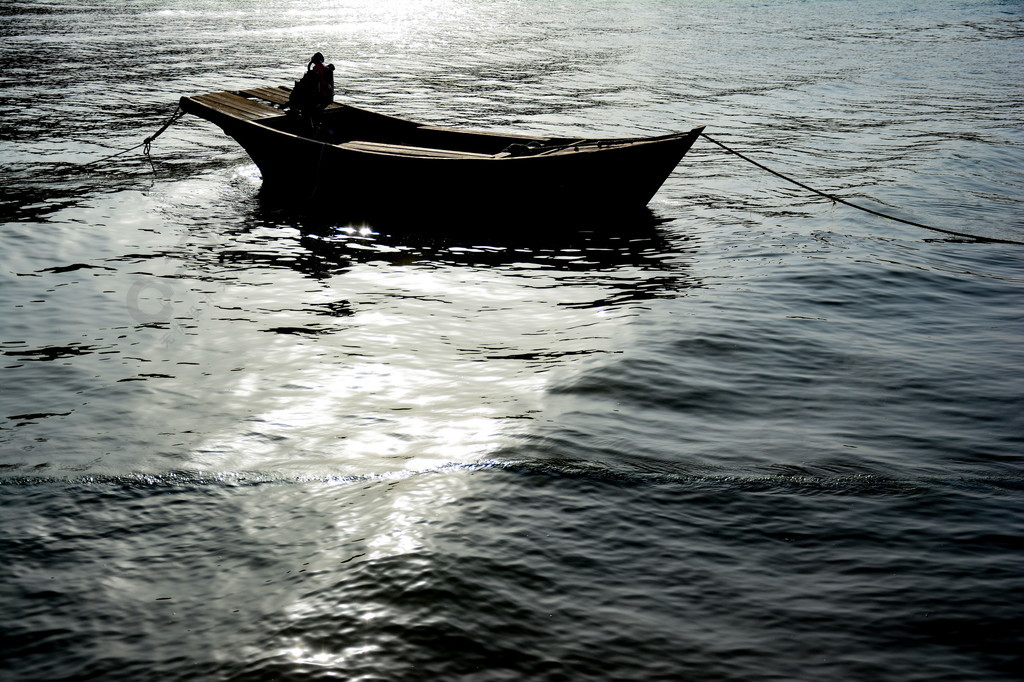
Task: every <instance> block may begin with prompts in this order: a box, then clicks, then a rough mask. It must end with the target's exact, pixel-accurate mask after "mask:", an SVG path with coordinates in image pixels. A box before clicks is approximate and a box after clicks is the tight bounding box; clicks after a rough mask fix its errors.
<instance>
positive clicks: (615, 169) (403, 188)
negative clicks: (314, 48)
mask: <svg viewBox="0 0 1024 682" xmlns="http://www.w3.org/2000/svg"><path fill="white" fill-rule="evenodd" d="M218 94H220V95H227V94H229V93H218ZM221 99H223V100H225V101H226V102H228V103H234V100H232V99H228V98H223V97H222V98H221ZM181 102H182V107H183V108H184V109H185V110H186V111H189V112H191V113H195V114H197V115H199V116H202V117H203V118H206V119H208V120H210V121H212V122H214V123H216V124H217V125H219V126H220V127H221V128H222V129H223V130H224V132H225V133H226V134H227V135H229V136H231V137H232V138H234V139H235V140H236V141H237V142H238V143H239V144H240V145H241V146H242V148H243V149H245V151H246V152H247V153H248V154H249V156H250V157H251V158H252V160H253V162H254V163H255V164H256V165H257V167H258V168H259V169H260V172H261V174H262V176H263V181H264V189H265V191H266V192H268V193H270V194H274V195H277V196H284V197H288V196H291V197H293V198H294V199H295V201H296V202H297V203H307V204H312V205H316V206H319V207H321V208H324V209H328V210H329V209H331V208H337V209H338V210H345V211H348V212H349V213H358V212H365V213H386V214H429V215H431V216H433V217H438V218H444V217H446V216H453V217H454V216H463V217H464V216H479V217H483V216H487V217H491V218H493V217H501V216H522V215H530V214H543V215H551V214H562V213H568V214H575V215H578V214H589V215H603V214H608V213H617V212H628V211H635V210H637V209H641V208H642V207H644V206H645V205H646V204H647V203H648V202H649V201H650V200H651V198H652V197H653V196H654V194H655V193H656V192H657V191H658V189H659V188H660V187H661V185H662V184H663V182H664V181H665V179H666V178H667V177H668V175H669V174H670V173H671V172H672V170H673V169H674V168H675V167H676V165H678V163H679V162H680V161H681V160H682V158H683V156H684V155H685V154H686V152H687V151H688V150H689V149H690V147H691V146H692V145H693V143H694V142H695V141H696V139H697V137H698V136H699V135H700V132H701V131H702V130H703V128H694V129H693V130H691V131H689V132H686V133H679V134H673V135H665V136H660V137H655V138H634V139H629V140H566V139H562V138H542V137H536V136H523V135H502V134H492V133H480V132H470V131H465V132H464V131H459V130H454V129H445V128H436V127H433V126H427V125H421V124H419V123H416V122H413V121H407V120H405V119H399V118H394V117H389V116H384V115H380V114H374V113H373V112H367V111H365V110H362V109H358V108H355V107H341V106H337V105H335V106H334V107H332V109H331V110H329V111H328V112H325V116H324V124H323V127H322V128H323V129H322V130H321V132H320V135H319V137H321V138H324V137H326V138H327V139H318V137H314V136H312V135H303V134H301V129H300V128H299V127H298V125H299V124H298V123H297V122H296V121H295V120H294V118H289V117H288V116H287V115H286V114H285V113H284V112H282V111H281V110H279V109H278V110H275V109H273V108H268V109H267V110H265V111H262V110H259V109H255V108H254V107H253V108H252V112H250V113H249V115H244V114H245V112H244V111H243V112H242V113H239V111H230V110H226V109H227V108H228V107H227V106H226V105H225V104H221V103H220V100H218V101H216V102H211V101H203V100H202V99H199V98H187V97H183V98H182V100H181ZM235 106H236V107H238V108H240V109H241V110H245V109H246V108H247V107H248V105H246V104H245V103H240V104H236V105H235ZM410 143H413V144H410ZM419 145H424V146H419ZM531 146H532V149H539V150H541V151H539V152H534V151H532V149H531ZM515 148H519V149H520V150H523V152H525V153H520V154H516V153H515ZM508 149H512V151H511V152H509V151H506V150H508Z"/></svg>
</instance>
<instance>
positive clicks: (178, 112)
mask: <svg viewBox="0 0 1024 682" xmlns="http://www.w3.org/2000/svg"><path fill="white" fill-rule="evenodd" d="M184 115H185V111H184V110H183V109H182V108H181V105H180V104H179V105H178V106H177V107H175V109H174V113H173V114H171V117H170V118H168V119H167V120H166V121H165V122H164V124H163V125H162V126H160V129H159V130H157V131H156V132H155V133H153V134H152V135H150V136H149V137H147V138H146V139H145V140H143V141H142V142H140V143H139V144H137V145H135V146H132V147H128V148H127V149H122V150H121V151H119V152H115V153H113V154H109V155H107V156H102V157H100V158H98V159H93V160H92V161H86V162H85V163H83V164H79V165H81V166H90V165H92V164H94V163H99V162H100V161H106V160H108V159H112V158H114V157H115V156H121V155H122V154H127V153H128V152H130V151H134V150H136V149H138V148H139V147H142V153H143V154H145V155H146V156H149V151H150V148H151V147H152V145H153V140H155V139H156V138H158V137H160V136H161V135H163V133H164V131H165V130H167V129H168V128H170V127H171V126H172V125H173V124H174V123H175V122H176V121H177V120H178V119H180V118H181V117H182V116H184Z"/></svg>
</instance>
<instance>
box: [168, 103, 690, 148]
mask: <svg viewBox="0 0 1024 682" xmlns="http://www.w3.org/2000/svg"><path fill="white" fill-rule="evenodd" d="M277 87H278V88H280V89H281V91H282V93H284V92H287V90H286V89H285V87H284V86H277ZM247 93H253V94H251V95H250V94H247ZM225 94H227V95H232V96H234V97H238V98H240V99H246V100H250V101H251V100H255V99H260V100H263V101H266V102H271V104H279V102H275V101H273V100H271V99H268V98H266V97H262V96H260V95H258V94H255V89H251V90H236V91H221V92H214V93H203V94H200V95H184V96H182V97H181V101H182V102H185V101H186V100H188V101H189V102H191V103H193V104H194V105H196V106H198V107H201V108H204V109H207V110H211V111H214V112H217V113H219V114H221V115H222V116H224V117H225V118H228V119H230V120H231V121H232V122H233V123H234V124H235V125H245V124H249V125H253V126H258V127H260V128H262V129H264V130H266V131H268V132H270V133H272V134H275V135H280V136H283V137H287V138H293V139H294V140H297V141H302V142H303V143H307V144H313V145H320V146H323V147H325V148H335V149H338V150H342V151H345V152H349V153H355V154H368V155H373V156H384V157H392V158H401V159H423V160H430V161H438V162H440V161H527V160H538V159H552V158H559V157H565V156H577V155H590V154H596V153H606V152H609V151H613V150H625V149H631V148H641V147H646V146H648V145H660V144H664V143H666V142H671V141H675V140H680V141H682V140H685V139H688V138H690V137H691V136H696V135H699V134H700V132H701V131H703V130H704V126H697V127H694V128H692V129H691V130H689V131H680V132H672V133H666V134H663V135H657V136H652V137H620V138H561V137H543V136H537V135H523V134H515V133H503V132H497V131H483V130H469V129H461V128H453V127H449V126H437V125H433V124H421V123H419V122H417V121H414V120H411V119H406V118H401V117H398V116H391V115H389V114H380V113H378V112H375V111H371V110H368V109H363V108H361V107H356V106H353V105H350V104H341V103H334V104H332V105H331V106H330V108H329V111H338V110H341V109H344V108H350V109H353V110H355V111H359V112H365V113H369V114H373V115H375V116H383V117H385V118H387V119H391V120H393V121H395V122H400V123H404V124H407V125H411V126H414V127H415V128H416V129H424V130H431V131H439V132H446V133H452V134H455V135H470V136H485V137H501V138H508V139H521V140H525V141H538V142H540V141H543V142H548V143H549V145H550V146H551V147H554V148H553V149H543V148H540V149H537V150H536V151H534V152H533V153H525V154H520V155H514V154H510V153H508V152H505V151H502V152H498V153H495V154H481V153H478V152H465V151H460V150H455V149H451V148H445V147H418V146H415V145H404V144H398V143H390V142H375V141H371V140H360V139H352V140H344V141H342V142H336V143H332V142H328V141H324V140H318V139H316V138H314V137H308V136H305V135H300V134H297V133H293V132H289V131H287V130H282V129H280V128H278V127H276V126H273V125H270V124H271V123H272V122H280V121H282V120H286V119H287V118H288V114H287V113H285V112H284V110H283V109H277V111H279V112H280V113H278V114H276V115H267V116H264V117H262V118H255V119H253V118H245V117H243V116H240V115H237V114H236V113H234V111H230V110H228V111H225V110H224V109H218V108H216V107H214V106H211V105H210V104H207V103H205V102H203V101H201V100H199V99H196V98H198V97H203V96H204V95H225ZM255 103H256V104H259V103H258V102H255ZM223 104H224V108H225V109H234V110H235V111H241V110H240V109H238V108H237V107H232V106H230V105H229V104H228V103H223ZM261 106H262V105H261ZM183 108H185V107H183ZM267 108H268V109H269V108H270V107H267ZM275 108H276V107H275ZM192 113H194V114H196V115H197V116H199V117H200V118H204V119H206V120H209V121H211V122H213V123H218V122H217V121H214V120H213V119H212V118H208V117H207V116H204V115H203V113H202V112H195V111H193V112H192ZM268 114H269V112H268ZM218 125H219V124H218ZM221 127H223V126H221ZM562 140H565V141H566V142H564V143H562V142H561V141H562ZM361 142H362V143H368V144H373V145H380V146H381V147H394V149H393V150H389V149H354V148H351V147H346V146H345V145H348V144H351V143H355V144H358V143H361ZM574 143H575V144H574ZM403 149H408V150H409V151H408V152H403V151H402V150H403ZM419 149H422V150H424V151H429V152H436V153H416V151H415V150H419Z"/></svg>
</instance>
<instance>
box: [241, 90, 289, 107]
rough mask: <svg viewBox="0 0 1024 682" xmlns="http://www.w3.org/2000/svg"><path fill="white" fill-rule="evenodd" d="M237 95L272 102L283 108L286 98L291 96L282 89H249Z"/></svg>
mask: <svg viewBox="0 0 1024 682" xmlns="http://www.w3.org/2000/svg"><path fill="white" fill-rule="evenodd" d="M238 94H239V95H242V96H243V97H257V98H259V99H263V100H266V101H268V102H273V103H274V104H280V105H281V106H284V105H285V104H288V98H289V97H290V96H291V92H290V91H288V90H285V89H284V88H281V87H277V88H251V89H249V90H239V91H238Z"/></svg>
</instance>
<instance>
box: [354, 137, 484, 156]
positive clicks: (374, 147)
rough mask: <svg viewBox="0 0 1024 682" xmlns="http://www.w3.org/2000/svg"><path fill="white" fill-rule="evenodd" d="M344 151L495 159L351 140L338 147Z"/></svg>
mask: <svg viewBox="0 0 1024 682" xmlns="http://www.w3.org/2000/svg"><path fill="white" fill-rule="evenodd" d="M337 146H338V147H341V148H342V149H351V150H353V151H360V152H376V153H379V154H397V155H400V156H427V157H430V158H442V159H493V158H494V155H493V154H477V153H475V152H461V151H455V150H452V149H434V148H432V147H413V146H411V145H405V144H388V143H386V142H368V141H366V140H351V141H350V142H342V143H340V144H338V145H337Z"/></svg>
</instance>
